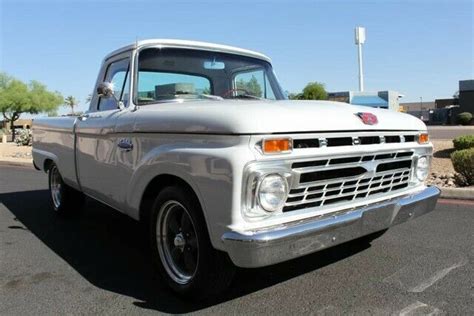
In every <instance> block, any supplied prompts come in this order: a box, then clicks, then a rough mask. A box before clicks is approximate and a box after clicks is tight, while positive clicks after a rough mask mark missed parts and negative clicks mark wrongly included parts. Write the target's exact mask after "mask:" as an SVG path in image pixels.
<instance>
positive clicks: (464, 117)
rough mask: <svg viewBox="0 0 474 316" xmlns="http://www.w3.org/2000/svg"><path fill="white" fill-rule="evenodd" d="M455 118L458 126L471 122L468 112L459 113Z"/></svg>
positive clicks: (470, 115)
mask: <svg viewBox="0 0 474 316" xmlns="http://www.w3.org/2000/svg"><path fill="white" fill-rule="evenodd" d="M456 118H457V121H458V123H459V124H461V125H468V124H469V123H470V122H471V120H472V114H471V113H469V112H462V113H459V114H458V115H457V116H456Z"/></svg>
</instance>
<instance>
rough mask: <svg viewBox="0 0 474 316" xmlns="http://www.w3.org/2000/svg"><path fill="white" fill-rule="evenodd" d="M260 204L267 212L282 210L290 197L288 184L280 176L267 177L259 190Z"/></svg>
mask: <svg viewBox="0 0 474 316" xmlns="http://www.w3.org/2000/svg"><path fill="white" fill-rule="evenodd" d="M257 196H258V203H259V204H260V207H262V208H263V209H264V210H265V211H267V212H276V211H279V210H281V209H282V207H283V205H284V204H285V201H286V198H287V196H288V183H287V181H286V179H285V178H284V177H282V176H281V175H279V174H269V175H266V176H265V177H264V178H263V179H262V180H261V182H260V185H259V187H258V189H257Z"/></svg>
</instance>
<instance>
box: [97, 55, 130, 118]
mask: <svg viewBox="0 0 474 316" xmlns="http://www.w3.org/2000/svg"><path fill="white" fill-rule="evenodd" d="M129 70H130V61H129V59H128V58H126V59H122V60H119V61H116V62H113V63H111V64H110V65H109V67H108V68H107V72H106V74H105V79H104V81H107V82H111V83H112V84H113V86H114V95H115V98H117V99H118V100H120V101H122V102H123V103H124V106H125V107H127V106H128V100H129V97H128V96H129V91H130V71H129ZM117 108H118V104H117V102H116V101H115V99H114V98H112V97H110V98H100V99H99V106H98V110H99V111H107V110H113V109H117Z"/></svg>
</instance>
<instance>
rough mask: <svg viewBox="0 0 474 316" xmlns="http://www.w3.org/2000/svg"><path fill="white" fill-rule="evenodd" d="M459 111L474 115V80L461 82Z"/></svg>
mask: <svg viewBox="0 0 474 316" xmlns="http://www.w3.org/2000/svg"><path fill="white" fill-rule="evenodd" d="M459 111H460V112H469V113H471V114H474V80H473V79H471V80H461V81H459Z"/></svg>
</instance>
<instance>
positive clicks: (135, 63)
mask: <svg viewBox="0 0 474 316" xmlns="http://www.w3.org/2000/svg"><path fill="white" fill-rule="evenodd" d="M150 48H157V49H160V50H161V49H163V50H166V49H182V50H193V51H198V52H199V51H200V52H217V53H222V54H227V55H233V56H240V57H245V58H251V59H255V60H258V61H260V62H262V63H265V64H267V65H268V67H269V68H270V69H269V71H268V74H267V75H268V76H273V79H274V80H273V81H274V82H273V83H274V84H275V85H276V86H275V87H273V85H272V88H273V89H274V94H275V97H279V98H280V99H281V100H286V99H287V98H286V97H285V93H284V91H283V89H282V87H281V85H280V82H278V78H277V76H276V75H275V70H274V69H273V66H272V63H271V60H270V59H265V58H259V57H258V56H254V55H247V54H244V53H243V54H239V53H236V52H229V51H226V50H219V49H207V48H206V47H203V48H200V47H193V46H190V47H187V46H179V45H159V44H158V45H157V44H151V45H143V46H141V47H138V48H137V49H136V50H135V52H134V56H133V58H132V59H133V74H132V76H131V78H133V81H132V89H133V90H132V93H131V96H132V98H131V100H130V101H131V103H133V106H134V107H137V106H141V105H148V104H155V103H167V102H173V101H174V100H180V99H170V100H169V101H168V100H158V101H157V102H154V101H153V102H147V103H139V102H138V66H139V65H138V64H139V58H140V54H141V52H142V51H143V50H147V49H150ZM201 76H202V75H201ZM212 84H213V83H212V81H211V86H212ZM199 100H206V99H190V101H199ZM224 100H226V99H224ZM265 100H267V99H265ZM277 100H278V99H277ZM216 101H219V100H216ZM185 102H186V101H185Z"/></svg>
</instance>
